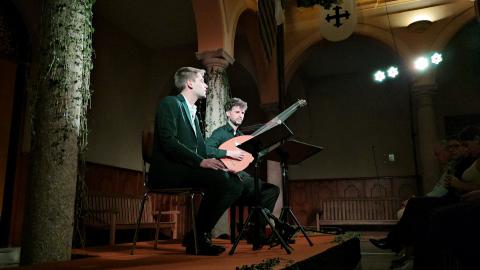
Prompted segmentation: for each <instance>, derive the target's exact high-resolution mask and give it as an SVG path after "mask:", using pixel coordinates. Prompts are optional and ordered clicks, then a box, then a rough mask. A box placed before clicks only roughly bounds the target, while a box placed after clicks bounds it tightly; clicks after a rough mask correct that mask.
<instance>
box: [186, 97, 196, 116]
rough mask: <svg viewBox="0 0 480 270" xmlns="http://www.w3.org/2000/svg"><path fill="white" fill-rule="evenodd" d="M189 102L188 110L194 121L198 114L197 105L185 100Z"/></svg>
mask: <svg viewBox="0 0 480 270" xmlns="http://www.w3.org/2000/svg"><path fill="white" fill-rule="evenodd" d="M185 101H186V102H187V106H188V110H189V111H190V117H191V119H192V121H193V120H194V119H195V114H196V113H197V106H196V105H195V104H190V102H188V100H185Z"/></svg>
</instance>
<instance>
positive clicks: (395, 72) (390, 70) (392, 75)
mask: <svg viewBox="0 0 480 270" xmlns="http://www.w3.org/2000/svg"><path fill="white" fill-rule="evenodd" d="M397 75H398V68H397V67H389V68H388V70H387V76H388V77H390V78H395V77H397Z"/></svg>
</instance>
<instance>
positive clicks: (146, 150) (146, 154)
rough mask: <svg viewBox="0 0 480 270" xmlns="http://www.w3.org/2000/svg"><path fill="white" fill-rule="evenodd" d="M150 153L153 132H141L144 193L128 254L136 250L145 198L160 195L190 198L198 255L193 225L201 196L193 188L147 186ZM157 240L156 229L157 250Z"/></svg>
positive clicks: (155, 245) (195, 228)
mask: <svg viewBox="0 0 480 270" xmlns="http://www.w3.org/2000/svg"><path fill="white" fill-rule="evenodd" d="M152 151H153V130H151V129H147V130H144V131H143V132H142V158H143V170H142V172H143V181H144V182H143V184H144V187H145V192H144V195H143V199H142V202H141V203H140V210H139V215H138V218H137V227H136V229H135V234H134V236H133V245H132V248H131V250H130V254H131V255H133V253H134V252H135V248H136V243H137V237H138V230H139V227H140V222H141V219H142V213H143V210H144V207H145V202H146V201H147V197H148V196H149V195H150V194H161V195H189V197H190V210H191V211H190V214H191V220H192V230H193V238H194V244H195V254H198V244H197V227H196V224H195V196H196V195H200V196H203V193H202V191H201V190H198V189H195V188H155V189H152V188H150V187H149V185H148V172H147V165H150V163H151V159H152ZM159 220H160V219H159V218H157V224H159V223H158V222H159ZM157 226H158V225H157ZM157 238H158V229H157V233H156V235H155V243H154V248H157Z"/></svg>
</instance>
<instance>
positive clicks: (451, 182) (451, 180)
mask: <svg viewBox="0 0 480 270" xmlns="http://www.w3.org/2000/svg"><path fill="white" fill-rule="evenodd" d="M445 187H446V188H454V189H460V188H461V187H462V182H461V181H460V180H459V179H458V178H457V177H455V176H453V175H447V177H445Z"/></svg>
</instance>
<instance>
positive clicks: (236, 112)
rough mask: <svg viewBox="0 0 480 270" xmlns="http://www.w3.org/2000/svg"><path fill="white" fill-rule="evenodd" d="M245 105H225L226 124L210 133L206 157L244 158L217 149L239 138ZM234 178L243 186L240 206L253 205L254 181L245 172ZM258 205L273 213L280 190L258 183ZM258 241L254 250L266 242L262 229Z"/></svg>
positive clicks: (262, 223) (239, 152) (240, 152)
mask: <svg viewBox="0 0 480 270" xmlns="http://www.w3.org/2000/svg"><path fill="white" fill-rule="evenodd" d="M247 108H248V107H247V103H246V102H245V101H243V100H241V99H239V98H231V99H230V100H228V101H227V103H226V104H225V113H226V116H227V123H226V124H225V125H223V126H221V127H219V128H217V129H216V130H214V131H213V132H212V135H211V136H210V137H209V138H207V140H206V145H207V155H208V156H209V157H213V158H225V157H229V158H233V159H237V160H242V159H243V157H244V151H243V150H231V151H230V150H222V149H218V147H219V146H220V145H221V144H222V143H224V142H226V141H228V140H230V139H232V138H233V137H236V136H241V135H243V133H242V132H241V131H240V130H239V129H238V127H239V126H240V125H241V124H242V122H243V118H244V116H245V112H246V111H247ZM234 176H235V177H238V178H239V179H240V180H241V183H242V185H243V192H242V196H241V197H240V199H239V201H238V202H240V203H242V204H246V205H253V204H254V203H255V202H254V200H255V199H254V183H253V182H254V181H253V177H252V176H250V175H249V174H248V173H246V172H243V171H241V172H238V173H237V174H236V175H234ZM259 192H260V200H261V201H260V205H261V206H262V207H263V208H266V209H267V210H269V211H270V212H272V211H273V208H274V207H275V203H276V201H277V199H278V195H279V194H280V189H279V188H278V187H277V186H276V185H273V184H270V183H267V182H264V181H260V191H259ZM259 224H260V227H261V228H265V221H264V219H263V218H261V219H260V221H259ZM259 237H260V239H258V242H259V243H257V244H258V245H256V246H255V245H254V249H258V248H261V246H262V245H263V243H265V242H266V237H265V232H264V230H263V229H261V230H260V235H259Z"/></svg>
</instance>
